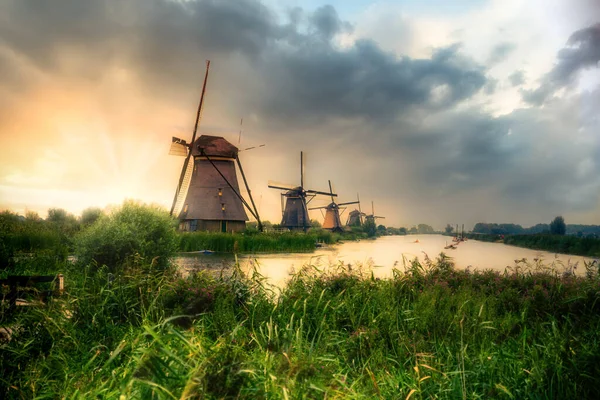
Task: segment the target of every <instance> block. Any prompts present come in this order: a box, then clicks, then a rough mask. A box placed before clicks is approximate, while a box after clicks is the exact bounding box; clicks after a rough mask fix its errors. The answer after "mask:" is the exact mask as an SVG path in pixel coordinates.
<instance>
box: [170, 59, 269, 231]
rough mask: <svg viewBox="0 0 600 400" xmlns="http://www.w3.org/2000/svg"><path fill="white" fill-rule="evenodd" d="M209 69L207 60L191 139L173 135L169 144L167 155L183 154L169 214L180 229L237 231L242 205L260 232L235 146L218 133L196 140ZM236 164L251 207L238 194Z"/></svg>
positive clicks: (241, 224)
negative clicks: (175, 218) (177, 222)
mask: <svg viewBox="0 0 600 400" xmlns="http://www.w3.org/2000/svg"><path fill="white" fill-rule="evenodd" d="M209 68H210V61H207V62H206V74H205V75H204V84H203V85H202V95H201V96H200V103H199V104H198V111H197V112H196V123H195V125H194V133H193V135H192V140H191V141H190V143H187V142H186V141H185V140H183V139H179V138H176V137H174V138H173V140H172V143H171V149H170V151H169V154H171V155H177V156H184V157H185V161H184V163H183V168H182V169H181V175H180V177H179V183H178V185H177V190H176V191H175V197H174V199H173V205H172V206H171V215H172V216H177V217H178V219H179V229H181V230H183V231H213V232H239V231H243V230H244V229H246V221H248V216H247V215H246V211H245V209H244V206H245V207H246V209H247V210H248V211H249V212H250V214H252V216H253V217H254V218H256V221H257V223H258V229H259V230H260V231H262V223H261V221H260V217H259V215H258V210H257V209H256V205H255V204H254V200H253V199H252V194H251V192H250V188H249V187H248V182H247V180H246V177H245V175H244V170H243V169H242V164H241V163H240V160H239V158H238V151H239V150H238V148H237V147H235V146H234V145H232V144H231V143H229V142H228V141H227V140H225V139H224V138H222V137H220V136H209V135H202V136H200V137H199V138H197V139H196V133H197V131H198V123H199V122H200V116H201V114H202V106H203V104H204V95H205V92H206V83H207V81H208V71H209ZM236 163H237V166H238V167H239V171H240V173H241V175H242V178H243V179H244V184H245V186H246V189H247V191H248V196H249V197H250V202H251V203H252V207H250V204H248V202H247V201H246V200H245V199H244V198H243V197H242V195H241V194H240V188H239V184H238V180H237V173H236V168H235V164H236Z"/></svg>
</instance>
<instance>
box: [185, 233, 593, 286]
mask: <svg viewBox="0 0 600 400" xmlns="http://www.w3.org/2000/svg"><path fill="white" fill-rule="evenodd" d="M450 243H452V239H451V238H450V237H448V236H442V235H408V236H385V237H381V238H378V239H377V240H362V241H358V242H345V243H342V244H337V245H335V246H330V247H326V248H320V249H317V250H315V251H314V252H313V253H300V254H299V253H284V254H259V255H242V256H240V257H239V260H240V263H241V266H242V269H244V270H250V269H251V268H253V267H254V266H256V267H257V269H258V271H259V272H260V273H261V274H262V275H263V276H265V277H267V278H268V280H269V281H270V282H271V283H272V284H275V285H277V286H282V285H284V284H285V282H286V281H287V279H288V278H289V276H290V274H293V273H294V272H295V271H297V270H298V269H299V268H301V267H302V266H303V265H305V264H307V263H310V264H312V265H317V266H318V267H320V268H328V267H329V266H331V265H339V263H344V264H345V265H347V264H351V265H352V266H358V265H363V266H369V267H372V271H373V274H374V276H375V277H378V278H388V277H391V275H392V269H393V268H398V269H400V270H402V269H403V265H404V263H408V262H409V261H410V260H413V259H414V258H418V259H419V260H421V261H423V260H424V259H425V254H426V255H428V256H429V257H430V258H432V259H433V258H436V257H437V256H438V255H439V254H440V252H442V251H443V252H444V253H445V254H446V255H448V256H450V257H452V259H453V261H454V263H455V265H456V267H457V268H470V270H472V271H474V270H476V269H477V270H487V269H492V270H495V271H500V272H503V271H504V270H505V269H506V268H507V267H514V266H515V262H516V261H518V260H522V259H523V258H525V259H526V260H527V262H529V263H531V264H535V263H536V262H538V261H539V262H542V263H544V264H545V265H548V266H554V267H555V268H556V269H558V270H563V269H571V268H572V270H573V271H574V272H575V273H577V274H583V273H585V268H584V265H583V262H584V261H588V262H589V261H592V259H591V258H586V257H581V256H573V255H565V254H554V253H549V252H546V251H540V250H530V249H524V248H521V247H515V246H507V245H505V244H503V243H486V242H479V241H476V240H468V241H466V242H462V243H460V244H459V245H458V246H457V248H456V250H452V249H447V250H445V249H444V247H445V246H446V245H447V244H450ZM176 262H177V264H178V265H179V266H180V267H181V268H182V269H183V270H184V271H188V272H189V271H193V270H197V269H211V270H213V271H220V270H222V269H225V270H226V269H228V268H230V267H231V266H232V265H233V263H234V262H235V259H234V257H233V256H232V255H219V254H212V255H203V254H199V255H193V256H191V255H185V256H180V257H177V258H176Z"/></svg>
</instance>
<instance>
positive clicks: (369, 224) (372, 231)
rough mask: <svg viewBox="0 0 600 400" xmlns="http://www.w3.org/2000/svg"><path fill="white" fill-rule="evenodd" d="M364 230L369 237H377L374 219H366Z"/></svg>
mask: <svg viewBox="0 0 600 400" xmlns="http://www.w3.org/2000/svg"><path fill="white" fill-rule="evenodd" d="M362 228H363V231H364V232H365V233H366V234H367V236H368V237H375V236H376V235H377V225H376V224H375V218H373V217H366V218H365V223H364V224H363V226H362Z"/></svg>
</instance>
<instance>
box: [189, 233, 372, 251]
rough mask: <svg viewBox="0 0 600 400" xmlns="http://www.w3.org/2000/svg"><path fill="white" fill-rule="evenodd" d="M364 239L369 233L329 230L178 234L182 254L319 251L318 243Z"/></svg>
mask: <svg viewBox="0 0 600 400" xmlns="http://www.w3.org/2000/svg"><path fill="white" fill-rule="evenodd" d="M363 236H366V234H361V233H344V234H339V233H332V232H329V231H326V230H312V231H311V232H309V233H303V232H287V233H253V234H231V233H216V232H182V233H179V234H178V237H179V246H178V248H179V251H199V250H212V251H218V252H225V253H277V252H308V251H313V250H314V249H315V244H316V243H317V242H319V243H325V244H333V243H336V242H338V241H339V240H342V239H343V240H355V239H358V238H361V237H363Z"/></svg>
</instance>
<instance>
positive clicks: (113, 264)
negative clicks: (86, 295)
mask: <svg viewBox="0 0 600 400" xmlns="http://www.w3.org/2000/svg"><path fill="white" fill-rule="evenodd" d="M176 245H177V236H176V233H175V221H174V220H173V219H172V218H171V217H170V216H169V214H168V213H167V212H166V211H164V210H163V209H161V208H158V207H155V206H148V205H143V204H138V203H135V202H132V201H126V202H125V203H124V204H123V205H122V206H121V208H119V209H117V210H115V211H113V212H112V213H111V214H110V215H107V216H101V217H100V218H99V219H98V220H97V221H96V222H95V223H94V224H92V225H91V226H90V227H89V228H87V229H86V230H84V231H83V232H81V233H80V234H79V235H77V237H76V239H75V253H76V255H77V257H78V259H79V261H80V262H82V263H83V264H92V263H95V264H97V265H98V266H102V265H106V266H107V267H108V268H109V270H111V271H115V270H118V269H120V268H121V267H123V266H124V265H125V264H127V263H129V262H133V261H136V260H137V261H136V262H138V261H141V262H143V263H146V264H150V263H152V264H153V265H154V266H157V267H160V268H164V267H166V266H167V265H168V263H169V258H170V257H171V256H172V255H173V253H174V252H175V250H176Z"/></svg>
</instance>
